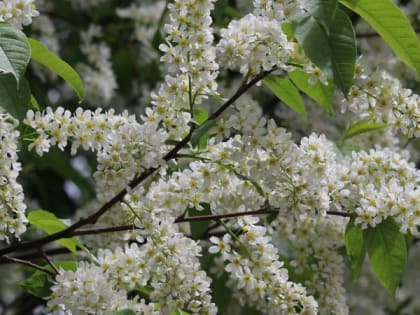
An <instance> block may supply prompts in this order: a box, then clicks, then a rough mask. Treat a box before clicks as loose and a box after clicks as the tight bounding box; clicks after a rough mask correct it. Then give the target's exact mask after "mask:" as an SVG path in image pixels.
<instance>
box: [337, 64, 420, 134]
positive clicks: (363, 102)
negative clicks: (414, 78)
mask: <svg viewBox="0 0 420 315" xmlns="http://www.w3.org/2000/svg"><path fill="white" fill-rule="evenodd" d="M341 103H342V110H343V111H346V110H349V111H352V112H354V113H356V114H357V115H358V116H359V119H366V120H368V121H374V122H380V123H386V124H388V125H389V126H391V127H392V128H393V129H394V130H395V131H401V132H402V133H403V134H405V135H408V136H409V137H416V138H418V137H420V107H419V104H420V99H419V96H418V95H417V94H415V93H413V92H412V91H411V90H410V89H404V88H403V87H402V85H401V82H400V81H399V80H397V79H395V78H393V77H392V76H390V75H389V74H388V73H387V72H385V71H383V70H380V69H376V70H373V69H371V67H369V66H367V65H366V63H365V62H364V61H363V59H362V60H360V62H359V64H358V66H357V68H356V77H355V83H354V85H353V86H352V88H351V90H350V93H349V97H348V99H344V98H342V100H341Z"/></svg>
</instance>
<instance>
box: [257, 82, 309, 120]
mask: <svg viewBox="0 0 420 315" xmlns="http://www.w3.org/2000/svg"><path fill="white" fill-rule="evenodd" d="M263 83H264V84H265V85H266V86H267V87H268V88H269V89H270V90H271V91H272V92H273V93H274V95H276V96H277V97H278V98H279V99H280V100H281V101H282V102H283V103H285V104H286V105H287V106H289V107H290V108H291V109H293V110H294V111H295V112H296V113H298V114H299V115H301V116H306V109H305V103H304V102H303V99H302V96H301V95H300V94H299V91H298V90H297V88H296V86H295V85H294V84H293V83H292V81H290V79H288V78H282V77H278V76H274V75H269V76H267V77H265V78H264V80H263Z"/></svg>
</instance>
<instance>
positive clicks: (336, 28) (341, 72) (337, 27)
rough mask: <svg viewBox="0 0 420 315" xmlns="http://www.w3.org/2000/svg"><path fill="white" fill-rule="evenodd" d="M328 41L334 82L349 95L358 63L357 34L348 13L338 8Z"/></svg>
mask: <svg viewBox="0 0 420 315" xmlns="http://www.w3.org/2000/svg"><path fill="white" fill-rule="evenodd" d="M330 27H331V33H330V36H329V37H328V41H329V44H330V47H331V54H332V67H333V73H334V82H335V84H336V85H337V86H338V88H339V89H340V90H341V91H342V92H343V94H344V95H347V94H348V92H349V90H350V87H351V86H352V85H353V77H354V69H355V64H356V57H357V54H356V36H355V33H354V29H353V25H352V24H351V21H350V19H349V17H348V16H347V14H345V13H344V12H343V11H342V10H337V11H336V14H335V17H334V19H333V20H332V21H331V26H330Z"/></svg>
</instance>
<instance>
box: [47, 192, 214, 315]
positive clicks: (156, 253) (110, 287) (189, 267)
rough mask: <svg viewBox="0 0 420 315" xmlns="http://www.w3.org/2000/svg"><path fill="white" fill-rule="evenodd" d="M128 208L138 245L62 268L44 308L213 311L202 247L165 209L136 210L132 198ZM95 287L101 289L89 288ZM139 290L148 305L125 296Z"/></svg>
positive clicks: (96, 311) (100, 311) (134, 196)
mask: <svg viewBox="0 0 420 315" xmlns="http://www.w3.org/2000/svg"><path fill="white" fill-rule="evenodd" d="M137 198H138V194H137V193H133V194H132V195H131V196H130V197H128V199H129V200H130V203H131V202H133V200H135V199H137ZM127 206H128V207H129V208H131V209H132V210H133V211H134V212H135V216H136V225H137V228H139V230H138V233H137V236H138V240H139V241H140V242H141V243H142V245H141V246H138V245H137V244H135V243H134V244H132V245H131V246H126V247H125V249H122V248H121V247H118V248H116V249H115V250H113V251H111V250H109V249H105V250H99V252H98V255H97V257H98V258H97V263H96V264H82V265H80V266H79V267H78V269H77V270H76V271H75V272H72V271H65V272H62V273H61V274H60V275H59V276H57V277H56V280H55V284H54V286H53V287H52V291H53V295H52V297H51V299H50V301H49V302H48V306H49V307H50V308H51V309H62V310H67V311H71V313H72V314H79V313H80V314H83V313H84V312H85V313H90V312H92V313H94V314H112V311H116V310H118V309H124V308H130V309H133V310H134V311H136V313H137V314H171V313H172V312H173V311H176V310H182V309H183V310H187V311H188V312H190V313H191V314H216V311H217V309H216V307H215V305H214V304H213V303H212V302H211V296H210V279H209V278H208V277H207V275H206V273H205V272H204V271H201V270H200V269H201V266H200V262H199V260H198V257H199V256H200V252H201V247H200V246H198V244H197V243H195V242H194V241H192V240H191V239H189V238H187V237H185V236H184V235H183V234H181V233H178V232H176V229H175V228H176V226H174V225H173V222H172V219H171V218H168V217H167V216H166V215H165V213H163V214H160V215H159V213H158V212H151V211H150V210H148V209H144V210H141V209H138V208H136V207H135V203H134V202H133V207H132V206H131V204H130V205H128V203H127ZM142 235H144V238H143V236H142ZM88 279H91V280H90V281H89V280H88ZM96 286H97V287H100V289H99V290H92V288H95V287H96ZM141 288H143V289H145V290H146V289H148V292H149V298H150V300H151V301H152V303H149V304H148V305H145V304H144V302H143V301H138V300H137V299H133V300H129V301H128V300H127V294H128V292H133V291H134V292H135V291H136V290H139V289H141ZM153 305H159V312H157V311H155V312H154V306H153ZM107 312H109V313H107Z"/></svg>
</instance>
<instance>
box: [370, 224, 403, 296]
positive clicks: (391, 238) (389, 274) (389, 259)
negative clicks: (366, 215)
mask: <svg viewBox="0 0 420 315" xmlns="http://www.w3.org/2000/svg"><path fill="white" fill-rule="evenodd" d="M363 239H364V241H365V246H366V249H367V252H368V255H369V258H370V264H371V267H372V270H373V272H374V273H375V275H376V277H377V278H378V280H379V282H380V283H381V284H382V285H383V286H384V287H385V288H386V289H387V290H388V291H389V293H390V294H394V293H395V290H396V289H397V287H398V285H399V283H400V281H401V277H402V275H403V272H404V270H405V267H406V263H407V244H406V240H405V236H404V234H402V233H401V232H400V231H399V226H398V224H397V223H396V222H395V221H394V219H393V218H391V217H389V218H387V219H386V220H384V221H382V222H381V223H380V224H378V225H377V226H376V227H374V228H372V227H369V228H367V229H366V230H364V231H363Z"/></svg>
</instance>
